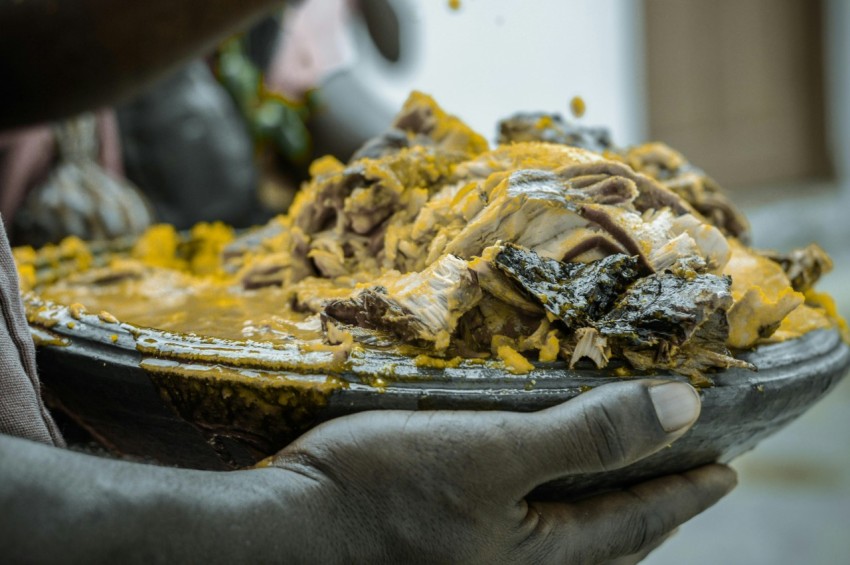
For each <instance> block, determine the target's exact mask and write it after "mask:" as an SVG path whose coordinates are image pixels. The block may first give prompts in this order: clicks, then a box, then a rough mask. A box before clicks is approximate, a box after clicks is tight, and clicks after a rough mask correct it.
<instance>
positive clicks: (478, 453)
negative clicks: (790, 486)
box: [272, 380, 735, 563]
mask: <svg viewBox="0 0 850 565" xmlns="http://www.w3.org/2000/svg"><path fill="white" fill-rule="evenodd" d="M699 407H700V404H699V397H698V395H697V394H696V392H695V391H694V390H693V389H692V388H691V387H689V386H688V385H685V384H683V383H672V382H671V383H667V382H664V381H652V380H641V381H630V382H623V383H617V384H614V385H607V386H602V387H599V388H597V389H594V390H593V391H590V392H587V393H585V394H582V395H581V396H579V397H578V398H576V399H574V400H571V401H569V402H566V403H564V404H561V405H559V406H555V407H553V408H549V409H547V410H542V411H540V412H536V413H530V414H522V413H513V412H467V411H420V412H402V411H382V412H365V413H361V414H356V415H352V416H346V417H344V418H339V419H336V420H333V421H331V422H328V423H325V424H323V425H321V426H319V427H317V428H315V429H314V430H312V431H311V432H309V433H307V434H305V435H304V436H302V437H301V438H299V439H298V440H297V441H296V442H295V443H293V444H292V445H290V446H289V447H287V448H286V449H284V450H283V451H281V452H280V453H279V454H278V455H277V456H276V457H275V458H274V459H273V461H272V464H273V465H274V466H277V467H279V468H283V469H286V470H288V471H290V472H295V473H298V474H300V475H303V476H304V477H306V478H307V482H308V483H310V484H311V487H310V489H311V491H312V492H311V497H310V501H311V507H310V508H309V509H306V510H305V512H304V519H305V520H316V521H317V523H318V524H321V525H322V526H321V530H322V532H323V534H324V535H322V536H317V537H318V543H317V544H316V546H315V547H312V548H311V549H310V551H311V553H312V555H313V557H315V559H316V561H319V562H333V561H346V562H350V561H352V560H354V561H358V562H413V561H430V562H464V563H471V562H486V563H498V562H519V563H543V562H560V563H564V562H566V563H599V562H604V561H606V560H612V559H617V558H622V557H623V556H635V557H633V559H632V562H634V560H635V559H639V558H640V557H642V556H644V555H645V554H646V553H647V552H648V551H649V550H651V549H652V548H653V547H654V546H655V545H657V543H658V542H659V541H661V540H662V539H663V538H664V537H665V536H666V535H668V534H669V533H670V532H671V531H672V530H673V529H674V528H676V527H677V526H678V525H679V524H681V523H683V522H685V521H686V520H688V519H690V518H691V517H693V516H694V515H696V514H698V513H700V512H702V511H703V510H705V509H706V508H708V507H709V506H711V505H712V504H714V503H715V502H716V501H717V500H718V499H720V498H721V497H722V496H723V495H725V494H726V493H727V492H729V491H730V490H731V489H732V488H733V487H734V485H735V475H734V472H733V471H731V470H730V469H728V468H727V467H724V466H721V465H709V466H706V467H702V468H699V469H695V470H692V471H688V472H685V473H681V474H675V475H669V476H666V477H662V478H658V479H654V480H651V481H647V482H644V483H641V484H638V485H635V486H633V487H631V488H628V489H623V490H620V491H615V492H609V493H605V494H600V495H596V496H593V497H591V498H586V499H583V500H580V501H577V502H539V501H531V500H527V498H526V497H527V495H528V493H529V492H530V491H531V490H532V489H534V488H535V487H536V486H538V485H540V484H543V483H545V482H548V481H550V480H553V479H556V478H559V477H564V476H567V475H570V474H577V473H593V472H604V471H607V470H612V469H616V468H620V467H624V466H626V465H628V464H630V463H632V462H634V461H637V460H639V459H642V458H644V457H646V456H648V455H650V454H652V453H654V452H656V451H658V450H659V449H661V448H662V447H664V446H666V445H668V444H670V443H671V442H672V441H674V440H676V439H677V438H678V437H680V436H681V435H682V434H684V432H685V431H687V429H689V428H690V426H691V425H692V424H693V423H694V422H695V421H696V419H697V417H698V415H699ZM305 543H309V542H308V541H307V540H305ZM627 559H628V558H627Z"/></svg>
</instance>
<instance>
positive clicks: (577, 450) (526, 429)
mask: <svg viewBox="0 0 850 565" xmlns="http://www.w3.org/2000/svg"><path fill="white" fill-rule="evenodd" d="M699 413H700V399H699V394H698V393H697V391H696V390H694V389H693V387H691V386H690V385H688V384H685V383H683V382H679V381H660V380H635V381H627V382H622V383H613V384H610V385H604V386H601V387H598V388H596V389H594V390H592V391H589V392H586V393H584V394H582V395H581V396H578V397H576V398H574V399H572V400H570V401H568V402H565V403H563V404H560V405H558V406H554V407H552V408H548V409H546V410H542V411H540V412H535V413H533V414H522V415H517V416H519V417H518V418H517V419H516V420H515V421H514V426H515V427H514V426H510V427H512V428H514V429H513V430H511V432H509V433H515V434H516V436H515V437H514V442H515V445H517V444H518V445H519V446H521V447H520V449H521V455H520V459H521V464H520V465H519V466H518V467H514V468H515V469H516V470H517V471H518V474H517V476H515V477H513V480H516V481H518V482H525V483H526V484H525V485H524V487H525V488H526V489H528V490H530V489H531V488H534V487H535V486H538V485H539V484H542V483H544V482H547V481H550V480H553V479H556V478H559V477H563V476H566V475H572V474H579V473H597V472H604V471H609V470H612V469H618V468H620V467H625V466H627V465H629V464H630V463H633V462H635V461H637V460H640V459H643V458H644V457H647V456H649V455H651V454H653V453H655V452H656V451H658V450H659V449H661V448H662V447H664V446H666V445H669V444H670V443H671V442H673V441H675V440H676V439H678V438H679V437H680V436H682V434H684V433H685V432H686V431H687V430H688V429H689V428H690V427H691V426H692V425H693V423H694V422H696V420H697V418H698V417H699ZM529 480H531V481H532V483H533V484H529V483H528V481H529ZM517 486H519V485H517ZM521 488H522V487H521ZM525 492H527V490H526V491H525Z"/></svg>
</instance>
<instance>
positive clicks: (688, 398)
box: [649, 383, 700, 433]
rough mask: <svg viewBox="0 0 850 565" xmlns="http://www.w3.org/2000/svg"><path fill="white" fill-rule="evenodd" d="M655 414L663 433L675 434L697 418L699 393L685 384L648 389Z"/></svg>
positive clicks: (670, 384) (661, 385) (667, 384)
mask: <svg viewBox="0 0 850 565" xmlns="http://www.w3.org/2000/svg"><path fill="white" fill-rule="evenodd" d="M649 397H650V398H651V399H652V404H653V406H655V414H656V415H657V416H658V421H659V422H660V423H661V427H662V428H664V431H665V432H668V433H669V432H675V431H677V430H680V429H682V428H684V427H685V426H687V425H688V424H691V423H693V422H694V421H695V420H696V419H697V417H698V416H699V410H700V400H699V393H697V391H696V390H695V389H694V388H693V387H692V386H690V385H686V384H685V383H664V384H660V385H656V386H654V387H652V388H650V389H649Z"/></svg>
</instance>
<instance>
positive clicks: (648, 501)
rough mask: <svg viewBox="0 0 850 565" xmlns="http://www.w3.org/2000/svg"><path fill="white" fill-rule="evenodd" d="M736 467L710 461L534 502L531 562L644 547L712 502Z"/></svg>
mask: <svg viewBox="0 0 850 565" xmlns="http://www.w3.org/2000/svg"><path fill="white" fill-rule="evenodd" d="M735 484H736V477H735V472H734V471H732V470H731V469H729V468H728V467H726V466H723V465H708V466H706V467H701V468H699V469H695V470H692V471H688V472H685V473H681V474H677V475H668V476H665V477H661V478H659V479H654V480H651V481H647V482H644V483H641V484H639V485H636V486H634V487H631V488H628V489H625V490H622V491H617V492H611V493H606V494H603V495H598V496H595V497H593V498H588V499H585V500H582V501H580V502H575V503H545V502H544V503H537V502H535V503H530V504H529V512H528V524H527V525H526V527H528V528H529V530H530V533H529V535H528V537H527V538H526V541H525V542H524V544H523V545H524V549H525V557H527V558H528V562H540V561H542V560H546V561H549V560H551V561H557V560H560V561H561V562H569V563H600V562H604V561H607V560H611V559H615V558H618V557H621V556H624V555H632V554H635V553H639V552H641V551H643V550H644V549H645V548H647V547H649V546H651V545H652V544H653V543H654V542H656V541H657V540H659V538H661V537H662V536H664V535H665V534H667V533H668V532H670V531H671V530H673V529H674V528H676V527H678V526H679V525H681V524H683V523H684V522H686V521H688V520H689V519H691V518H692V517H694V516H696V515H697V514H699V513H700V512H702V511H703V510H705V509H707V508H709V507H710V506H712V505H713V504H714V503H715V502H717V501H718V500H720V498H722V497H723V496H724V495H725V494H726V493H728V492H729V491H730V490H732V488H733V487H734V486H735Z"/></svg>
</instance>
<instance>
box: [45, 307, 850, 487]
mask: <svg viewBox="0 0 850 565" xmlns="http://www.w3.org/2000/svg"><path fill="white" fill-rule="evenodd" d="M33 304H36V305H37V299H36V301H35V302H34V303H33V302H31V303H30V307H31V308H32V306H33ZM45 312H46V314H45ZM75 314H76V316H72V313H71V312H70V311H69V309H68V308H65V307H49V308H47V309H46V310H45V309H42V315H41V318H40V319H41V321H40V322H32V323H31V329H32V332H33V335H34V337H35V339H36V342H37V343H39V347H38V362H39V368H40V371H41V374H42V379H43V383H44V385H45V387H46V390H47V393H48V397H49V398H50V399H52V401H53V403H54V405H56V406H58V407H59V408H61V409H62V410H63V411H65V412H66V413H67V414H68V415H70V416H71V417H72V418H73V419H74V420H75V421H77V422H78V423H79V424H81V425H82V426H83V427H84V428H86V429H87V430H89V431H90V432H91V433H92V434H93V435H94V436H95V437H96V438H98V439H99V440H100V441H101V442H102V443H103V444H104V445H105V446H107V447H108V448H110V449H112V450H114V451H115V452H117V453H120V454H125V455H135V456H141V457H145V458H149V459H153V460H157V461H159V462H162V463H165V464H172V465H179V466H185V467H195V468H206V469H232V468H236V467H240V466H246V465H250V464H253V463H255V462H256V461H258V460H259V459H261V458H263V457H265V456H266V455H269V454H272V453H274V452H276V451H277V450H279V449H280V448H282V447H283V446H285V445H286V444H287V443H288V442H289V441H291V440H292V439H294V438H295V437H297V436H298V435H299V434H301V433H303V432H304V431H305V430H308V429H309V428H311V427H313V426H315V425H317V424H318V423H320V422H322V421H326V420H328V419H331V418H334V417H336V416H340V415H344V414H349V413H353V412H358V411H362V410H372V409H410V410H432V409H437V410H449V409H473V410H515V411H532V410H538V409H541V408H544V407H547V406H551V405H554V404H556V403H559V402H563V401H565V400H568V399H570V398H573V397H575V396H577V395H579V394H581V393H582V392H583V391H586V390H588V389H589V388H593V387H596V386H599V385H602V384H605V383H609V382H613V381H617V380H621V377H616V376H613V375H612V374H610V373H605V372H600V371H590V370H569V369H568V368H567V367H566V366H564V365H563V364H560V363H551V364H539V365H538V366H537V368H536V370H534V371H533V372H531V373H530V374H528V375H521V376H517V375H512V374H510V373H507V372H505V371H504V370H502V369H499V368H497V367H495V366H488V365H481V364H478V365H476V364H465V365H462V366H459V367H455V368H446V369H434V368H421V367H417V366H416V365H415V364H414V362H413V361H412V360H411V359H409V358H403V357H399V356H395V355H388V354H386V353H381V352H378V351H370V352H366V353H363V354H361V355H358V356H356V357H355V358H354V359H353V361H352V366H351V369H350V370H347V371H346V372H343V373H341V374H338V375H336V376H334V377H328V376H327V373H326V372H322V371H319V370H315V371H308V372H307V373H304V372H293V371H290V370H285V369H282V368H281V367H287V366H290V365H291V364H292V363H293V362H300V361H306V362H307V363H308V365H309V364H310V363H312V364H313V366H315V367H319V366H321V363H322V362H323V358H322V355H323V354H322V353H315V354H307V355H303V354H300V353H299V352H298V351H297V348H289V349H287V348H284V347H277V348H272V347H271V346H269V345H268V344H261V343H254V344H248V345H246V344H237V343H234V342H227V341H223V340H215V339H206V338H198V337H192V336H182V335H175V334H164V333H162V332H156V331H152V330H144V329H139V328H135V327H134V326H131V325H129V324H116V323H108V322H105V321H103V320H101V319H99V318H98V317H97V316H94V315H88V314H83V315H79V313H75ZM48 326H50V329H48ZM187 355H188V356H191V357H192V360H191V361H187ZM299 355H300V358H299ZM743 357H744V358H745V359H746V360H748V361H749V362H751V363H753V364H754V365H755V366H757V367H758V369H759V370H758V372H751V371H747V370H740V369H733V370H728V371H725V372H722V373H718V374H715V375H713V378H714V382H715V386H714V387H711V388H705V389H702V390H701V391H700V394H701V396H702V403H703V408H702V415H701V416H700V419H699V421H698V422H697V423H696V425H694V427H693V428H692V429H691V430H690V431H689V432H688V433H687V434H686V435H685V436H684V437H683V438H682V439H680V440H679V441H677V442H676V443H675V444H673V446H672V447H671V448H669V449H664V450H662V451H661V452H659V453H657V454H656V455H654V456H652V457H650V458H648V459H645V460H643V461H640V462H638V463H636V464H634V465H632V466H630V467H627V468H625V469H622V470H620V471H616V472H612V473H606V474H604V475H593V476H582V477H572V478H570V479H569V480H568V481H556V482H553V483H550V484H549V485H546V486H544V487H543V488H542V489H541V493H540V494H541V495H557V492H558V489H559V487H564V486H569V487H570V489H572V492H575V489H579V490H581V489H588V490H591V489H592V490H596V489H602V488H607V487H610V486H615V485H620V484H624V483H628V482H632V481H635V480H638V479H644V478H648V477H651V476H657V475H660V474H665V473H669V472H674V471H681V470H684V469H688V468H691V467H694V466H697V465H701V464H705V463H708V462H712V461H722V462H727V461H729V460H731V459H733V458H734V457H736V456H737V455H740V454H741V453H743V452H745V451H747V450H749V449H752V448H753V447H754V446H755V445H756V444H757V443H758V442H759V441H761V440H762V439H764V438H765V437H767V436H769V435H770V434H772V433H774V432H776V431H777V430H779V429H780V428H782V427H783V426H784V425H785V424H787V423H789V422H790V421H792V420H793V419H795V418H796V417H797V416H799V415H800V414H802V413H803V412H804V411H805V410H806V409H808V408H809V407H811V406H812V405H813V404H814V403H815V402H816V401H817V400H819V399H820V398H821V397H823V396H824V395H825V394H826V393H827V392H828V391H829V390H830V389H831V388H832V387H833V386H834V385H835V384H836V383H837V382H838V381H839V380H840V379H841V378H842V377H843V376H844V374H845V372H846V371H847V369H848V367H850V347H848V346H847V345H846V344H845V343H844V342H843V341H842V340H841V339H840V336H839V334H838V332H836V331H826V330H819V331H815V332H811V333H809V334H807V335H805V336H803V337H802V338H799V339H796V340H793V341H789V342H785V343H781V344H775V345H768V346H763V347H760V348H758V349H756V350H755V351H752V352H749V353H746V354H744V355H743ZM657 376H662V377H669V378H672V379H679V380H684V379H683V378H682V377H678V376H671V375H657ZM568 483H569V484H568Z"/></svg>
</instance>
